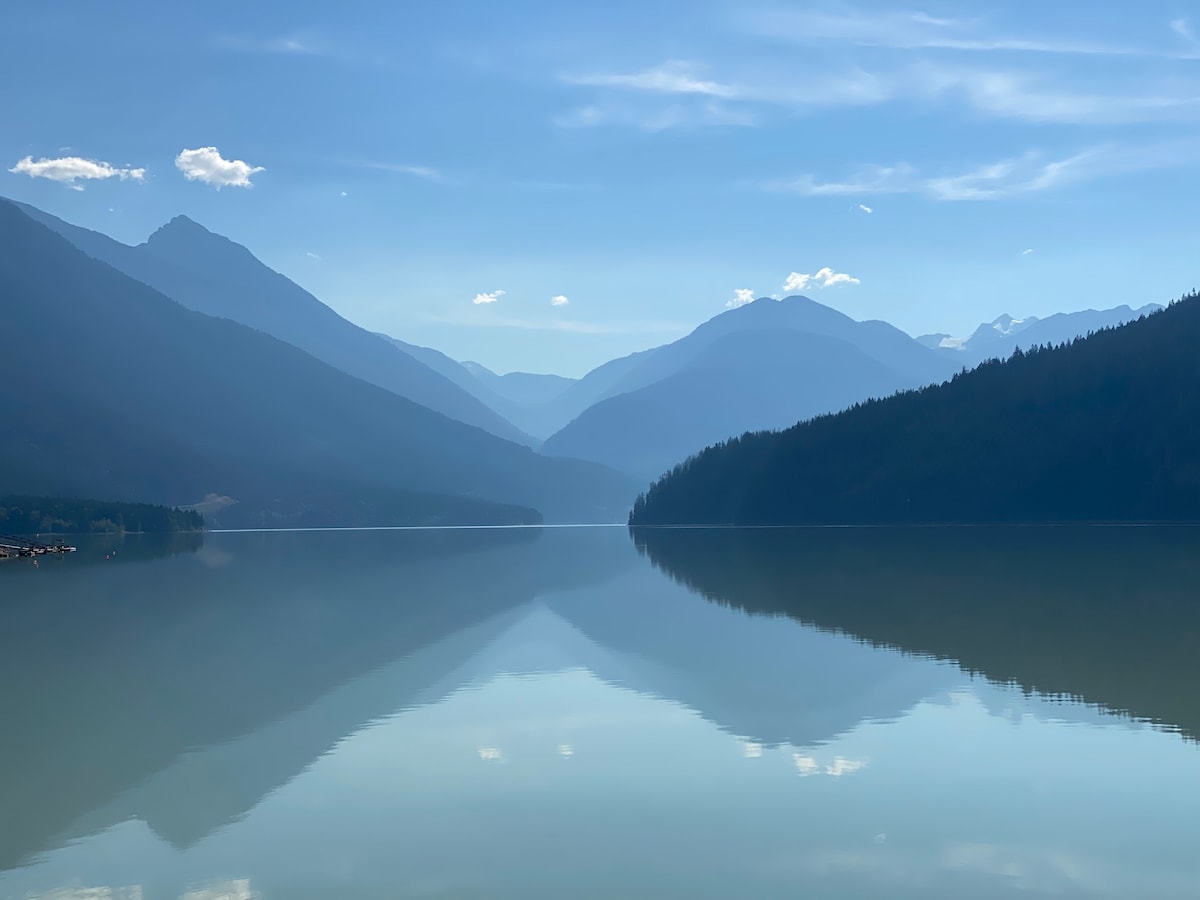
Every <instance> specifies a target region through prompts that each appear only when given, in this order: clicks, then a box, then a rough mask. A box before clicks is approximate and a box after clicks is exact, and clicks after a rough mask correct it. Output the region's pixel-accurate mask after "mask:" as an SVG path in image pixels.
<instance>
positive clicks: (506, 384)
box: [381, 335, 575, 446]
mask: <svg viewBox="0 0 1200 900" xmlns="http://www.w3.org/2000/svg"><path fill="white" fill-rule="evenodd" d="M381 337H383V338H384V339H385V340H387V341H390V342H391V343H392V344H394V345H395V346H396V347H398V348H399V349H401V350H403V351H404V352H405V353H407V354H408V355H410V356H412V357H413V358H414V359H417V360H420V361H421V362H423V363H425V365H427V366H429V368H431V369H432V370H433V371H435V372H437V373H439V374H441V375H443V376H445V377H446V378H447V379H449V380H450V381H452V382H454V383H455V384H456V385H458V386H459V387H460V388H462V389H463V390H464V391H466V392H467V393H468V394H470V395H471V396H472V397H474V398H475V399H476V400H478V401H480V402H481V403H483V404H484V405H486V406H487V407H488V408H489V409H490V410H492V411H493V412H494V413H496V414H497V415H500V416H503V417H504V419H505V420H506V421H508V422H511V423H513V424H514V425H515V426H516V427H518V428H520V429H521V433H522V434H523V435H525V434H528V435H533V436H534V437H532V438H529V437H526V438H525V439H524V440H525V442H526V443H531V444H533V445H534V446H536V445H537V444H540V443H541V439H542V438H544V437H545V436H546V435H547V434H549V433H550V431H551V430H553V429H550V430H547V425H546V423H547V421H548V420H549V417H551V416H552V415H553V413H552V412H551V410H552V409H553V406H552V404H553V403H554V401H555V400H557V399H558V397H559V396H560V395H561V394H563V393H564V392H565V391H566V390H567V389H568V388H570V387H571V385H573V384H574V383H575V379H573V378H564V377H563V376H561V375H534V374H531V373H529V372H509V373H508V374H507V375H497V374H496V373H495V372H493V371H492V370H491V369H488V368H486V367H485V366H482V365H480V364H479V363H475V362H458V361H456V360H453V359H451V358H450V357H449V356H447V355H446V354H444V353H442V352H441V351H440V350H434V349H431V348H429V347H420V346H418V345H416V344H410V343H408V342H406V341H402V340H400V339H399V338H394V337H388V336H387V335H381Z"/></svg>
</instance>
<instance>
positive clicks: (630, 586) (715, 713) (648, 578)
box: [547, 568, 963, 746]
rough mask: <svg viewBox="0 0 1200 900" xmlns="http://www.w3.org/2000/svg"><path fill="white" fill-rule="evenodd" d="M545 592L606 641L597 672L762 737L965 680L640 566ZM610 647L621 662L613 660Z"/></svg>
mask: <svg viewBox="0 0 1200 900" xmlns="http://www.w3.org/2000/svg"><path fill="white" fill-rule="evenodd" d="M547 603H548V605H549V607H550V609H552V610H553V611H554V612H556V613H557V614H558V615H560V616H562V618H563V619H565V620H566V621H568V622H570V623H571V624H572V625H573V626H574V627H575V628H577V629H579V631H580V632H582V633H583V634H584V635H586V636H587V637H588V638H589V639H590V640H591V641H593V642H595V644H597V645H600V646H602V647H604V648H605V649H606V650H607V651H608V655H609V659H599V660H595V661H592V660H581V662H583V663H584V664H585V665H587V667H588V668H589V669H591V670H592V671H593V672H595V673H596V674H597V675H599V676H600V677H601V678H604V679H606V680H609V681H613V682H615V683H618V684H622V685H624V686H626V687H629V688H632V689H633V690H636V691H639V692H641V693H646V694H654V695H657V696H660V697H665V698H667V699H670V700H676V701H678V702H680V703H683V704H684V705H686V706H688V707H690V708H692V709H694V710H696V711H697V712H699V713H700V714H701V715H702V716H704V717H705V718H706V719H708V720H709V721H711V722H713V723H714V724H716V725H717V726H719V727H720V728H722V729H723V730H725V731H728V732H730V733H732V734H736V735H740V736H743V737H746V738H748V739H751V740H753V741H756V742H758V743H763V744H793V745H796V746H808V745H812V744H818V743H822V742H825V741H829V740H832V739H833V738H835V737H837V736H838V735H840V734H842V733H844V732H847V731H849V730H851V729H852V728H854V727H856V726H857V725H859V724H860V723H861V722H863V721H865V720H870V719H891V718H894V717H897V716H900V715H901V714H903V713H904V712H905V711H907V710H908V709H910V708H912V707H913V706H914V705H915V704H916V703H918V702H919V701H921V700H922V699H925V698H928V697H931V696H934V695H944V694H945V693H946V692H948V691H949V690H950V689H952V688H954V687H956V686H958V685H960V684H961V683H962V681H963V676H962V673H961V672H960V671H959V670H958V669H957V668H955V667H947V666H945V665H939V664H938V663H936V662H934V661H932V660H918V659H912V658H907V657H904V656H902V655H900V654H893V653H880V652H878V651H876V650H875V649H873V648H871V647H869V646H866V645H863V644H861V643H858V642H855V641H852V640H848V639H847V638H845V637H842V636H840V635H832V634H828V633H822V632H819V631H816V630H814V629H806V628H798V627H788V628H780V627H779V623H778V622H773V621H770V620H766V619H763V618H761V617H750V616H744V615H731V614H730V612H729V611H728V610H726V609H722V608H720V607H718V606H714V605H712V604H707V603H702V602H698V600H697V598H696V597H695V596H694V595H693V594H692V593H691V592H690V591H687V590H685V589H682V588H679V587H677V586H672V585H668V584H664V583H663V580H662V578H661V576H659V575H658V574H657V573H655V572H653V571H651V570H650V569H649V568H647V569H643V570H639V571H633V572H630V573H628V574H626V575H625V576H624V577H623V578H622V579H621V580H620V582H619V583H612V584H608V585H605V586H604V588H603V589H602V590H601V589H589V590H581V591H576V592H572V593H571V594H569V595H563V596H560V597H553V598H550V599H549V600H548V601H547ZM618 655H619V656H618ZM614 658H620V659H622V660H624V661H625V665H624V666H623V667H621V668H617V667H615V666H614V665H613V662H614ZM651 663H652V665H651Z"/></svg>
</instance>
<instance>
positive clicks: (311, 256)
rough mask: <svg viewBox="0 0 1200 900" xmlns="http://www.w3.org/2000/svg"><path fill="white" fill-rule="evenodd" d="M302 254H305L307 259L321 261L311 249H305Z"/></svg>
mask: <svg viewBox="0 0 1200 900" xmlns="http://www.w3.org/2000/svg"><path fill="white" fill-rule="evenodd" d="M304 255H305V256H307V257H308V258H309V259H315V260H316V261H317V262H320V261H321V257H320V256H318V255H317V254H316V253H313V252H312V251H311V250H307V251H305V253H304Z"/></svg>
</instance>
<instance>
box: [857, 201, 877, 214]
mask: <svg viewBox="0 0 1200 900" xmlns="http://www.w3.org/2000/svg"><path fill="white" fill-rule="evenodd" d="M858 208H859V209H861V210H862V211H863V212H865V213H867V214H868V215H870V214H871V213H873V212H875V210H873V209H871V207H869V206H867V205H866V204H865V203H860V204H858Z"/></svg>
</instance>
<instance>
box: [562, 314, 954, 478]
mask: <svg viewBox="0 0 1200 900" xmlns="http://www.w3.org/2000/svg"><path fill="white" fill-rule="evenodd" d="M954 370H955V366H954V364H953V362H952V361H951V360H950V359H948V358H946V357H944V356H942V355H941V354H938V353H936V352H934V351H932V350H930V349H929V348H927V347H923V346H921V345H920V344H919V343H917V342H916V341H915V340H913V339H912V338H911V337H909V336H908V335H906V334H904V333H903V332H902V331H900V330H899V329H896V328H893V327H892V326H891V325H888V324H887V323H885V322H856V321H855V320H853V319H851V318H850V317H849V316H846V315H843V314H842V313H839V312H837V311H836V310H833V309H830V308H829V307H827V306H823V305H821V304H819V303H816V302H814V301H812V300H810V299H808V298H807V297H788V298H786V299H784V300H780V301H776V300H771V299H769V298H763V299H760V300H756V301H754V302H753V303H749V304H747V305H745V306H742V307H740V308H738V309H733V310H730V311H728V312H726V313H723V314H722V315H719V316H717V317H716V318H714V319H712V320H710V321H708V322H706V323H704V324H703V325H701V326H700V327H699V328H697V329H696V330H695V331H693V332H692V333H691V334H689V335H688V336H687V337H684V338H681V339H680V340H678V341H675V342H674V343H672V344H667V345H666V346H664V347H659V348H657V349H655V350H649V351H646V352H644V353H639V354H635V355H633V356H629V357H625V358H624V359H621V360H615V361H614V362H612V363H609V364H608V365H607V366H604V367H601V369H597V370H596V371H595V372H593V373H591V374H589V375H588V376H587V377H585V378H584V379H583V380H582V381H580V382H579V383H578V384H576V385H573V386H572V387H571V388H569V389H568V391H567V392H566V393H564V394H563V395H562V396H563V397H566V396H567V395H569V394H571V393H572V392H575V393H579V392H581V391H583V390H585V389H587V388H589V387H593V388H594V393H595V394H596V400H595V401H593V402H594V405H592V406H590V407H589V408H588V409H586V410H585V411H584V412H583V413H581V414H580V415H579V416H578V417H577V418H576V419H575V420H574V421H572V422H571V423H570V424H568V425H567V426H566V427H564V428H563V429H562V430H560V431H559V432H557V433H556V434H554V435H552V436H551V437H550V438H549V439H548V440H547V441H546V443H545V445H544V447H543V450H544V452H546V453H550V454H556V455H560V456H576V457H580V458H583V459H591V460H595V461H602V462H604V463H605V464H606V465H609V466H613V467H614V468H618V469H621V470H623V471H628V472H632V473H634V474H636V475H639V476H641V477H645V478H653V477H656V476H657V475H659V474H661V473H662V472H664V471H665V470H666V469H668V468H670V467H671V466H672V465H674V464H675V463H677V462H679V461H681V460H683V459H685V458H686V457H688V456H689V455H690V454H692V453H695V452H697V451H699V450H701V449H703V448H704V447H706V446H708V445H709V444H712V443H715V442H717V441H720V440H724V439H725V438H727V437H729V436H730V435H734V434H741V433H743V432H745V431H757V430H763V429H778V428H786V427H788V426H790V425H794V424H795V423H796V422H797V421H800V420H802V419H807V418H810V417H812V416H816V415H820V414H822V413H828V412H835V411H837V410H839V409H843V408H845V407H846V406H849V405H850V404H852V403H854V402H857V401H859V400H864V399H866V398H868V397H882V396H886V395H888V394H891V393H893V392H895V391H897V390H901V389H903V388H910V387H917V386H919V385H923V384H928V383H930V382H934V381H941V380H942V379H944V378H948V377H950V375H951V374H952V373H953V372H954ZM597 401H598V402H597Z"/></svg>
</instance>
